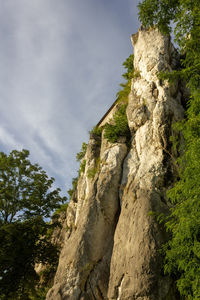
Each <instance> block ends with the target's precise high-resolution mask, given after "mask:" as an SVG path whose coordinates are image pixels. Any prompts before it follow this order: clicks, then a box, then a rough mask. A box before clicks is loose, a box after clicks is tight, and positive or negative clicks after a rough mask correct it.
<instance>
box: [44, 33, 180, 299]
mask: <svg viewBox="0 0 200 300" xmlns="http://www.w3.org/2000/svg"><path fill="white" fill-rule="evenodd" d="M132 43H133V46H134V68H135V74H136V76H135V78H134V79H133V80H132V87H131V92H130V95H129V103H128V107H127V118H128V124H129V128H130V132H131V141H129V143H128V144H127V143H126V141H125V139H123V138H121V139H119V141H118V142H117V143H115V144H111V143H109V142H108V141H107V140H106V139H105V138H104V137H103V134H102V138H101V139H100V138H99V137H97V136H95V135H91V138H90V141H89V144H88V148H87V152H86V155H85V157H84V159H85V160H86V167H85V171H84V173H82V174H81V176H80V178H79V181H78V185H77V190H76V192H75V193H74V195H73V197H72V199H71V201H70V203H69V206H68V209H67V218H66V221H65V228H66V234H65V239H64V244H63V248H62V251H61V254H60V259H59V265H58V269H57V273H56V276H55V279H54V285H53V287H52V288H51V289H50V290H49V292H48V294H47V299H48V300H64V299H70V300H76V299H77V300H78V299H82V300H83V299H98V300H100V299H108V300H111V299H113V300H114V299H115V300H118V299H122V300H126V299H127V300H128V299H138V300H139V299H140V300H147V299H149V300H150V299H151V300H159V299H160V300H161V299H166V300H167V299H168V300H169V299H170V300H173V299H176V296H175V291H174V287H173V282H172V280H171V279H170V278H168V277H166V276H164V275H163V273H162V259H161V257H160V254H159V252H158V249H160V247H161V245H162V243H163V242H164V241H166V239H167V236H166V233H165V232H164V230H163V228H162V227H161V226H160V225H158V224H157V223H156V221H155V219H154V218H153V217H152V216H151V214H150V212H152V211H154V212H156V213H160V212H167V210H168V207H169V204H168V203H167V200H166V190H167V188H169V186H170V185H171V184H172V182H173V177H174V172H175V170H174V167H173V159H172V154H171V144H170V142H169V137H170V135H171V134H172V127H171V126H172V123H173V122H175V121H177V120H180V119H181V118H183V114H184V110H183V108H182V105H181V98H182V94H181V92H180V89H179V84H178V82H174V83H173V85H171V86H170V85H169V83H167V82H163V81H161V80H159V79H158V78H157V74H158V72H160V71H162V70H169V71H170V70H173V69H174V68H176V64H177V63H178V59H179V58H178V54H177V52H176V50H175V49H174V47H173V45H172V44H171V42H170V39H169V37H164V36H163V35H162V34H161V33H160V32H159V31H158V30H157V29H150V30H143V29H140V30H139V31H138V33H136V34H135V35H133V36H132ZM114 109H115V108H114ZM110 115H112V113H110ZM100 125H101V124H100ZM127 145H128V146H127ZM88 174H92V175H90V176H88Z"/></svg>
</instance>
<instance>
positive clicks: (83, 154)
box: [76, 143, 87, 161]
mask: <svg viewBox="0 0 200 300" xmlns="http://www.w3.org/2000/svg"><path fill="white" fill-rule="evenodd" d="M86 150H87V144H86V143H83V144H82V147H81V151H80V152H78V153H77V154H76V160H77V161H81V159H82V158H83V157H84V156H85V153H86Z"/></svg>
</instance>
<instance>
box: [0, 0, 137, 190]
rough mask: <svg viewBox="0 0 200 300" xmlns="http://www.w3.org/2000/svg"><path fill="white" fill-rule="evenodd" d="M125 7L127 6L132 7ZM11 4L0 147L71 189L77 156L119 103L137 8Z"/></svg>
mask: <svg viewBox="0 0 200 300" xmlns="http://www.w3.org/2000/svg"><path fill="white" fill-rule="evenodd" d="M125 2H126V1H125ZM125 2H124V1H120V0H117V1H116V0H115V1H114V0H112V1H105V0H102V1H98V0H96V1H94V0H84V1H82V0H68V1H65V0H59V1H54V0H42V1H41V0H34V1H27V0H16V1H14V0H6V1H1V2H0V6H1V10H0V38H1V45H0V105H1V110H0V142H1V144H2V145H3V146H2V147H3V148H4V149H6V151H10V150H11V149H14V148H17V149H21V148H22V147H24V148H27V149H29V150H30V151H31V154H32V159H33V160H34V161H37V162H39V164H40V165H42V166H43V167H44V169H45V170H47V171H48V172H49V174H50V176H54V177H56V180H57V184H58V185H60V186H61V187H63V186H64V183H65V182H66V188H69V185H70V182H71V177H72V176H75V175H76V168H77V163H76V161H75V154H76V152H77V151H78V150H79V148H80V147H81V143H82V141H87V139H88V130H89V129H91V127H92V126H93V125H95V124H96V123H97V122H98V120H99V119H100V118H101V116H102V114H104V112H105V111H106V109H108V107H109V106H110V105H111V103H112V102H113V101H114V100H115V99H114V98H115V94H116V92H117V87H118V84H119V82H120V81H121V79H120V74H121V73H122V67H121V64H122V62H123V60H124V59H125V58H126V57H127V56H128V55H129V54H130V52H131V51H132V48H131V44H130V42H129V36H130V34H131V33H132V32H134V31H136V30H137V26H138V23H137V19H136V13H137V11H136V3H135V4H133V2H134V1H132V3H131V4H130V2H129V0H127V3H126V4H125Z"/></svg>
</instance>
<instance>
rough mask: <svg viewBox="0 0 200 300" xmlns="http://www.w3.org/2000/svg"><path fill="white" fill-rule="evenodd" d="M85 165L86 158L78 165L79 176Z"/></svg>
mask: <svg viewBox="0 0 200 300" xmlns="http://www.w3.org/2000/svg"><path fill="white" fill-rule="evenodd" d="M85 165H86V160H85V159H84V160H83V161H82V163H81V165H80V169H79V176H80V175H81V173H84V172H85Z"/></svg>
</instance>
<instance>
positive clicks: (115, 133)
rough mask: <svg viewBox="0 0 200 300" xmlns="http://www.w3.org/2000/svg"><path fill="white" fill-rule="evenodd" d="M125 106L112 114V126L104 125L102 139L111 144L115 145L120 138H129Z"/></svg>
mask: <svg viewBox="0 0 200 300" xmlns="http://www.w3.org/2000/svg"><path fill="white" fill-rule="evenodd" d="M126 106H127V105H126V104H123V105H121V106H120V108H119V109H118V110H117V111H116V113H115V114H114V117H113V119H114V124H108V123H107V124H106V125H105V133H104V137H105V138H106V139H107V140H108V141H109V142H111V143H116V142H117V140H118V138H119V137H120V136H125V137H129V135H130V131H129V127H128V120H127V116H126Z"/></svg>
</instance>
